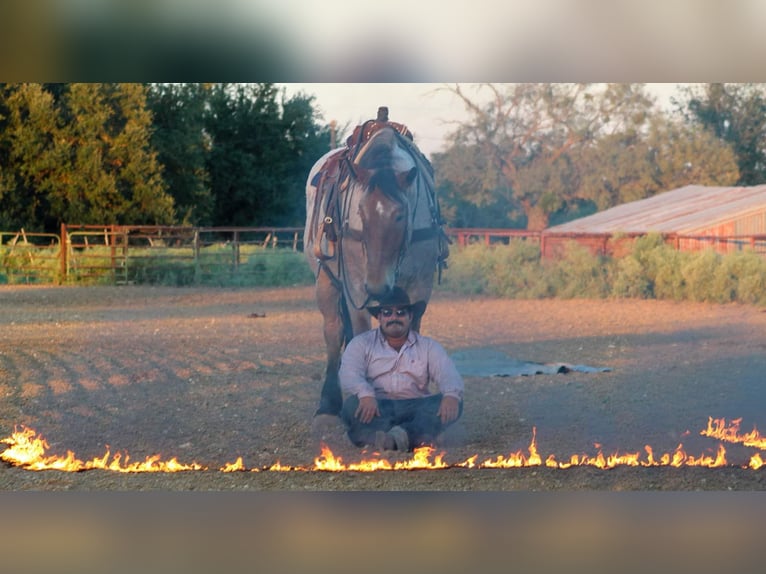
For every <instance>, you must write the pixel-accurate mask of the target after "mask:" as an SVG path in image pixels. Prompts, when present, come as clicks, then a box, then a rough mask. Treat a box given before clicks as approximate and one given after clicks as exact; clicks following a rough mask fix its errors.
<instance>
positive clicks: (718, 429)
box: [700, 417, 766, 450]
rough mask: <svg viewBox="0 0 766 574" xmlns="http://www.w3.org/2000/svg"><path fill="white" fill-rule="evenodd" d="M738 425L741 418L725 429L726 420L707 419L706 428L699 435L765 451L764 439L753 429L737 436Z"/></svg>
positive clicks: (765, 442) (765, 438) (765, 441)
mask: <svg viewBox="0 0 766 574" xmlns="http://www.w3.org/2000/svg"><path fill="white" fill-rule="evenodd" d="M740 423H742V419H741V418H739V419H734V420H733V421H731V423H730V425H729V426H728V427H727V426H726V419H714V418H713V417H708V421H707V428H706V429H705V430H703V431H701V432H700V434H701V435H702V436H707V437H710V438H715V439H718V440H722V441H724V442H731V443H741V444H743V445H744V446H753V447H755V448H759V449H761V450H763V449H766V437H763V436H762V435H761V433H759V432H758V429H756V428H755V427H753V430H752V431H750V432H749V433H747V434H739V425H740Z"/></svg>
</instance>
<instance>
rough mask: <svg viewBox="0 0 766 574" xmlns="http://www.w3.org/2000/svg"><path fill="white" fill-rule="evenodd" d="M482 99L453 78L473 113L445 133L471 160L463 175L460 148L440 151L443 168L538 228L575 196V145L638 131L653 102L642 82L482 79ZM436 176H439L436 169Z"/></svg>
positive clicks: (477, 198)
mask: <svg viewBox="0 0 766 574" xmlns="http://www.w3.org/2000/svg"><path fill="white" fill-rule="evenodd" d="M484 88H485V89H486V90H488V91H489V93H490V96H491V97H490V98H489V99H488V101H487V103H485V104H482V103H480V100H479V99H477V98H476V97H471V96H469V95H468V94H466V93H465V91H464V89H463V88H462V87H461V86H459V85H456V86H454V87H451V88H449V89H450V90H451V91H452V92H453V93H454V94H455V95H456V96H457V97H458V98H459V99H460V100H462V102H463V103H464V104H465V106H466V108H467V109H468V111H469V112H470V114H471V118H470V119H469V120H468V121H466V122H463V123H461V124H460V125H459V127H458V129H457V130H456V131H455V132H454V133H453V134H452V135H451V141H452V146H453V147H454V148H455V149H456V150H459V149H463V150H465V149H471V152H470V153H471V157H472V158H473V159H474V162H473V165H472V166H471V167H470V169H469V170H468V171H467V172H466V174H465V175H466V176H467V177H463V176H461V173H460V172H461V167H464V166H461V165H459V164H458V163H457V162H458V160H457V157H458V156H459V155H460V154H453V153H450V152H447V153H446V154H444V155H443V156H441V157H440V158H438V159H439V160H440V163H439V165H438V169H437V174H438V173H439V172H440V171H442V170H443V171H444V174H445V175H447V176H449V177H456V178H457V179H455V180H454V182H455V183H456V184H457V185H458V187H460V188H462V189H465V188H466V186H468V185H470V180H473V181H474V182H480V184H481V185H480V187H477V188H475V191H474V194H475V195H474V197H473V200H472V203H474V204H476V205H492V204H493V203H495V202H496V200H497V199H498V198H499V197H502V198H503V200H504V201H503V203H504V205H505V207H506V210H508V211H509V213H511V212H512V211H513V210H514V209H520V210H521V211H523V213H524V215H525V217H526V220H527V228H528V229H532V230H540V229H543V228H545V227H546V226H547V225H548V221H549V218H550V217H551V215H552V214H553V213H555V212H557V211H560V210H561V209H563V208H565V207H566V206H567V205H569V204H571V203H576V202H577V200H578V196H577V190H578V188H579V180H580V177H581V173H580V171H579V169H578V166H577V164H576V161H575V157H576V155H577V153H578V152H579V150H580V149H582V148H584V147H586V146H589V145H592V143H593V142H594V141H596V140H597V139H598V138H599V137H605V136H607V135H609V134H616V133H621V132H626V131H631V130H632V131H636V130H638V129H640V126H641V125H642V124H643V123H644V122H645V121H646V116H647V113H648V111H649V110H650V108H651V107H652V105H653V101H652V100H651V98H649V97H648V96H647V95H646V94H645V92H644V91H643V87H642V86H641V85H636V84H609V85H606V86H592V85H587V84H510V85H491V84H489V85H485V86H484ZM440 177H441V176H440Z"/></svg>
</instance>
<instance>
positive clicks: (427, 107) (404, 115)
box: [281, 83, 678, 157]
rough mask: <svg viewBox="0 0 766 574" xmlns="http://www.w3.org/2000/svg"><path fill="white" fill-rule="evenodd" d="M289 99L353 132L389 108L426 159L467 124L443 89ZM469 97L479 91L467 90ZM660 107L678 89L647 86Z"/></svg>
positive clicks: (293, 89) (309, 88)
mask: <svg viewBox="0 0 766 574" xmlns="http://www.w3.org/2000/svg"><path fill="white" fill-rule="evenodd" d="M281 85H282V86H283V87H284V88H285V90H286V92H287V95H288V96H291V95H295V94H298V93H304V94H306V95H313V96H315V100H314V104H315V106H316V108H317V109H318V111H319V112H320V113H321V114H322V116H323V117H322V119H323V120H324V121H325V122H327V123H329V122H330V121H332V120H335V121H336V122H337V123H338V126H339V127H341V128H342V127H343V126H344V125H347V126H348V127H349V129H351V128H353V127H354V126H356V125H358V124H360V123H362V122H364V121H366V120H368V119H372V118H374V117H375V116H376V114H377V110H378V108H379V107H380V106H388V110H389V119H390V120H391V121H394V122H399V123H403V124H405V125H406V126H407V127H408V128H409V129H410V131H411V132H412V133H413V135H414V136H415V143H417V144H418V147H419V148H420V150H421V151H422V152H423V153H424V154H425V155H426V156H429V157H430V156H431V155H432V154H433V153H434V152H438V151H442V150H443V147H444V144H445V138H446V136H447V134H449V133H450V132H451V131H453V130H454V128H455V122H459V121H461V120H463V119H466V118H467V116H466V112H465V108H464V106H463V104H462V102H461V101H460V100H459V99H458V98H457V96H455V95H454V94H452V93H451V92H450V91H449V90H448V89H446V84H438V83H409V84H402V83H399V84H397V83H385V84H381V83H377V84H376V83H324V84H298V83H294V84H281ZM461 86H464V87H465V88H466V93H467V94H469V95H470V94H471V93H472V92H471V91H470V90H472V89H475V85H471V84H461ZM647 89H648V90H649V92H650V93H651V94H652V95H654V96H655V97H657V100H658V102H659V103H663V102H664V103H666V102H668V101H669V98H670V96H672V95H674V94H675V93H676V91H677V89H678V84H670V83H667V84H647Z"/></svg>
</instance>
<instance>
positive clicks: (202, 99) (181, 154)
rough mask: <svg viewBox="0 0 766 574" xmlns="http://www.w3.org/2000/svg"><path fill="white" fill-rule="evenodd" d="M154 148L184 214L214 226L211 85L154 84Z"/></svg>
mask: <svg viewBox="0 0 766 574" xmlns="http://www.w3.org/2000/svg"><path fill="white" fill-rule="evenodd" d="M147 90H148V92H147V105H148V107H149V109H150V110H151V112H152V117H153V130H152V138H151V142H152V147H153V148H154V149H155V150H156V151H157V158H158V161H159V162H160V163H161V164H162V166H163V171H162V175H163V179H164V181H165V184H166V185H167V190H168V193H169V194H170V195H171V196H172V197H173V200H174V202H175V206H176V212H177V214H178V218H179V219H180V220H181V221H182V222H183V223H186V224H190V225H212V222H213V209H214V203H215V202H214V198H213V194H212V191H211V189H210V175H209V174H208V171H207V163H208V160H209V155H210V150H211V141H210V136H209V135H208V133H207V132H206V131H205V122H206V119H207V107H208V97H209V93H210V90H211V86H210V85H208V84H198V83H197V84H152V85H150V86H148V87H147Z"/></svg>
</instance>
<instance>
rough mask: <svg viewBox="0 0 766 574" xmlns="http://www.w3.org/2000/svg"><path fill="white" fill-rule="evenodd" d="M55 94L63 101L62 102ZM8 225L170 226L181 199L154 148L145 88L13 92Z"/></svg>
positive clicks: (7, 146) (6, 142)
mask: <svg viewBox="0 0 766 574" xmlns="http://www.w3.org/2000/svg"><path fill="white" fill-rule="evenodd" d="M54 93H55V97H54ZM3 100H4V105H5V107H6V113H5V125H4V126H3V127H4V129H3V136H2V147H3V150H4V151H3V154H4V155H6V157H7V158H8V163H7V164H6V165H5V167H4V172H3V173H4V175H3V177H2V181H3V186H4V190H3V195H2V200H3V210H2V212H3V222H4V223H5V224H6V225H13V226H19V227H23V226H27V227H29V228H34V229H47V230H49V231H53V230H56V229H57V228H58V225H59V224H60V223H61V222H68V223H81V224H102V223H125V224H140V223H170V222H172V221H173V201H172V198H171V197H170V196H168V195H167V194H166V193H165V191H164V186H163V182H162V179H161V176H160V165H159V163H158V162H157V158H156V155H155V154H154V152H153V151H152V150H151V147H150V145H149V130H150V127H151V116H150V114H149V113H148V112H147V110H146V102H145V92H144V88H143V87H142V86H141V85H139V84H70V85H66V86H65V87H64V88H62V87H61V85H58V86H57V89H56V90H55V92H49V91H47V90H46V89H45V88H44V87H43V86H41V85H40V84H18V85H9V86H6V87H5V89H4V92H3Z"/></svg>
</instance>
